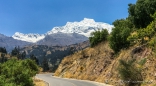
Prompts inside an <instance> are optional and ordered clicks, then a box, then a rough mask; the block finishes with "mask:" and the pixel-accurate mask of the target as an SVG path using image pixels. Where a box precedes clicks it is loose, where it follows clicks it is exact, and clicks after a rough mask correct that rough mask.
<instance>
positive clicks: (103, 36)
mask: <svg viewBox="0 0 156 86" xmlns="http://www.w3.org/2000/svg"><path fill="white" fill-rule="evenodd" d="M91 35H92V37H89V41H90V44H91V47H94V46H96V45H97V44H98V43H100V42H102V41H106V40H107V37H108V35H109V33H108V31H107V29H103V30H102V31H95V32H93V33H91Z"/></svg>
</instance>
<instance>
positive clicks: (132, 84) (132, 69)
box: [118, 59, 144, 86]
mask: <svg viewBox="0 0 156 86" xmlns="http://www.w3.org/2000/svg"><path fill="white" fill-rule="evenodd" d="M135 62H136V61H135V60H134V59H132V60H129V61H125V60H119V63H120V64H119V66H118V73H119V74H120V76H121V77H120V78H121V79H122V80H123V82H124V84H125V86H140V85H141V83H139V82H137V81H143V77H142V75H141V69H140V68H138V67H137V64H136V63H135ZM143 62H144V61H143Z"/></svg>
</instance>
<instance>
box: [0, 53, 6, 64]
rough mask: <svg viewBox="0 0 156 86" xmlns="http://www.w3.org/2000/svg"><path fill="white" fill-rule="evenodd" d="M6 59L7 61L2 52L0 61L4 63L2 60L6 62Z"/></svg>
mask: <svg viewBox="0 0 156 86" xmlns="http://www.w3.org/2000/svg"><path fill="white" fill-rule="evenodd" d="M6 61H7V58H6V57H5V54H4V53H2V54H1V58H0V63H4V62H6Z"/></svg>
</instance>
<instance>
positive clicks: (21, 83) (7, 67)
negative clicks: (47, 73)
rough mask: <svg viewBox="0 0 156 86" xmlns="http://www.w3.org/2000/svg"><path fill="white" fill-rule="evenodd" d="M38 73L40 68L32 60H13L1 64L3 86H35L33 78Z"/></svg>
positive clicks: (0, 74) (0, 72) (0, 75)
mask: <svg viewBox="0 0 156 86" xmlns="http://www.w3.org/2000/svg"><path fill="white" fill-rule="evenodd" d="M37 72H38V66H37V65H36V63H35V62H34V61H32V60H30V59H27V60H16V59H11V60H9V61H7V62H5V63H3V64H0V78H2V79H1V80H0V82H1V83H2V84H3V85H1V86H33V85H34V84H33V81H32V77H33V76H35V74H36V73H37Z"/></svg>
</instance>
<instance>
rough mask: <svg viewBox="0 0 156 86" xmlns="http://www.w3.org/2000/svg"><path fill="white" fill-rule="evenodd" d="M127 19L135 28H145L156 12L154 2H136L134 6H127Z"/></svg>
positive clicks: (138, 0) (151, 0)
mask: <svg viewBox="0 0 156 86" xmlns="http://www.w3.org/2000/svg"><path fill="white" fill-rule="evenodd" d="M128 6H129V8H128V12H129V18H130V19H131V21H132V22H133V24H134V25H135V27H136V28H145V27H146V26H147V25H148V24H150V22H151V21H153V18H152V17H151V15H153V14H154V13H155V12H156V0H137V2H136V4H129V5H128Z"/></svg>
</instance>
